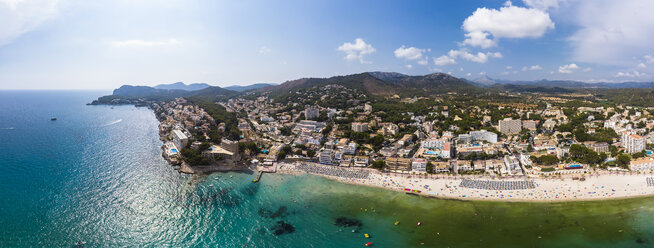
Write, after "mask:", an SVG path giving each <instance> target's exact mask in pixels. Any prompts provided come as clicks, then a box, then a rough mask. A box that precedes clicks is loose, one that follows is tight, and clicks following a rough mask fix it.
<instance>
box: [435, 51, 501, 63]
mask: <svg viewBox="0 0 654 248" xmlns="http://www.w3.org/2000/svg"><path fill="white" fill-rule="evenodd" d="M447 56H449V57H450V58H452V59H456V58H462V59H465V60H469V61H472V62H476V63H482V64H483V63H486V62H488V59H489V58H502V54H501V53H499V52H494V53H491V52H488V53H482V52H477V54H472V53H469V52H468V51H467V50H465V49H461V50H450V51H449V52H448V53H447Z"/></svg>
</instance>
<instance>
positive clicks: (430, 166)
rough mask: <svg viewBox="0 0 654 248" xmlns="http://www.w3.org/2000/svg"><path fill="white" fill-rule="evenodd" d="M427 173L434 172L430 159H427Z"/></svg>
mask: <svg viewBox="0 0 654 248" xmlns="http://www.w3.org/2000/svg"><path fill="white" fill-rule="evenodd" d="M426 169H427V173H429V174H433V173H434V165H433V164H432V163H431V161H427V167H426Z"/></svg>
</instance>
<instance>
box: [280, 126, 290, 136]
mask: <svg viewBox="0 0 654 248" xmlns="http://www.w3.org/2000/svg"><path fill="white" fill-rule="evenodd" d="M279 132H280V133H281V134H282V135H284V136H290V135H291V134H293V133H292V132H291V128H290V127H281V128H279Z"/></svg>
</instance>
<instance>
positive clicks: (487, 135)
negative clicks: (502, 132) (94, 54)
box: [470, 130, 497, 143]
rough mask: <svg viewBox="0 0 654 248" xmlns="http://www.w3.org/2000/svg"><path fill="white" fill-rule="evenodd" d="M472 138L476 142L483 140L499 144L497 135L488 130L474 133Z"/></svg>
mask: <svg viewBox="0 0 654 248" xmlns="http://www.w3.org/2000/svg"><path fill="white" fill-rule="evenodd" d="M470 137H472V140H474V141H478V140H483V141H486V142H488V143H497V134H496V133H493V132H489V131H486V130H480V131H472V132H470Z"/></svg>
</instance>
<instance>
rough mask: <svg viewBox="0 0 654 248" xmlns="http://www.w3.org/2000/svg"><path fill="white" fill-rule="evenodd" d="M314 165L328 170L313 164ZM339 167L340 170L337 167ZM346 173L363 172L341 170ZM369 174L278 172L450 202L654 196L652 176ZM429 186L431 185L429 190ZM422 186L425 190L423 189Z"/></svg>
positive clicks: (284, 168) (290, 167)
mask: <svg viewBox="0 0 654 248" xmlns="http://www.w3.org/2000/svg"><path fill="white" fill-rule="evenodd" d="M313 165H314V166H320V167H325V168H329V167H326V166H324V165H319V164H313ZM337 168H338V167H337ZM338 169H343V170H362V169H349V168H338ZM363 170H368V171H369V177H368V178H366V179H354V178H344V177H338V176H331V175H325V174H320V173H310V172H306V171H302V170H300V169H298V168H296V164H289V163H280V164H279V166H278V168H277V172H278V173H281V174H287V175H301V174H311V175H315V176H321V177H324V178H327V179H330V180H334V181H338V182H341V183H346V184H351V185H357V186H367V187H376V188H382V189H386V190H391V191H396V192H404V193H407V192H406V191H404V190H403V188H409V189H416V190H420V191H421V192H420V193H417V192H411V193H412V194H415V195H416V196H420V197H429V198H437V199H447V200H460V201H494V202H538V203H557V202H558V203H560V202H578V201H605V200H621V199H631V198H642V197H651V196H654V187H652V186H647V182H646V180H647V179H646V178H648V177H654V175H652V174H636V175H628V174H627V175H624V174H600V175H589V176H587V177H586V180H584V181H580V180H573V179H572V178H568V177H563V178H556V179H544V178H529V179H497V178H491V177H483V176H476V177H467V176H466V177H463V176H457V177H454V176H440V177H436V178H433V177H432V178H425V177H424V176H423V177H420V176H413V175H406V176H405V175H401V174H392V173H391V174H382V173H380V172H378V171H376V170H373V169H363ZM464 179H470V180H491V181H502V182H510V181H523V180H529V181H533V182H534V183H535V185H536V187H535V188H533V189H518V190H488V189H483V190H482V189H473V188H464V187H460V186H459V184H460V182H461V181H462V180H464ZM425 185H426V186H427V187H426V188H425ZM420 186H422V187H420Z"/></svg>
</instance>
